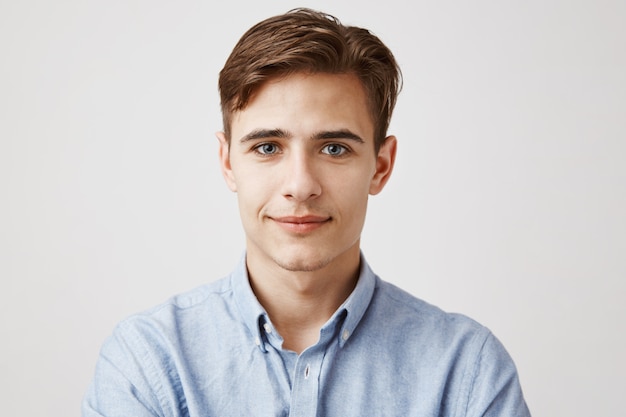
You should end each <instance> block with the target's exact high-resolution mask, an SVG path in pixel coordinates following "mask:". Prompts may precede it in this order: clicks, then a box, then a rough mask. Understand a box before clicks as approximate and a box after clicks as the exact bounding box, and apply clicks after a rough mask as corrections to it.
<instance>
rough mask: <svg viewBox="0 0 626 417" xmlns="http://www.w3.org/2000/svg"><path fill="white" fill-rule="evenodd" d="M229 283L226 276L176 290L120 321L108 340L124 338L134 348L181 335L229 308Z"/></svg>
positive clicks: (230, 290)
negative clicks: (190, 287)
mask: <svg viewBox="0 0 626 417" xmlns="http://www.w3.org/2000/svg"><path fill="white" fill-rule="evenodd" d="M231 299H232V286H231V280H230V276H228V277H225V278H222V279H219V280H217V281H214V282H212V283H209V284H205V285H202V286H199V287H197V288H194V289H191V290H189V291H186V292H182V293H179V294H176V295H174V296H172V297H170V298H169V299H167V300H166V301H164V302H162V303H160V304H157V305H155V306H153V307H151V308H149V309H146V310H144V311H140V312H137V313H134V314H132V315H130V316H127V317H126V318H125V319H123V320H122V321H120V322H119V323H118V324H117V326H116V327H115V329H114V330H113V334H112V335H111V337H110V338H109V342H111V341H117V342H120V341H124V343H127V344H129V345H132V344H139V343H141V345H142V346H135V348H140V347H142V348H146V347H147V346H150V345H151V347H156V346H158V345H159V344H161V343H163V342H164V341H166V340H173V339H180V338H181V337H182V338H185V337H186V336H187V335H192V334H194V333H196V332H197V331H198V330H199V329H200V328H202V327H206V326H207V324H209V323H211V321H212V320H211V319H213V320H215V318H216V317H218V316H221V315H224V314H225V312H227V311H228V310H229V309H230V307H229V306H230V305H231V304H232V303H231Z"/></svg>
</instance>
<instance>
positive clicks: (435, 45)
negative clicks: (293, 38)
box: [0, 0, 626, 417]
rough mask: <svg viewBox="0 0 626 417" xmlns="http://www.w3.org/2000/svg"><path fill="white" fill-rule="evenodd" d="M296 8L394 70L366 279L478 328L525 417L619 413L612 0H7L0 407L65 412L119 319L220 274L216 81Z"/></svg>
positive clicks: (624, 43)
mask: <svg viewBox="0 0 626 417" xmlns="http://www.w3.org/2000/svg"><path fill="white" fill-rule="evenodd" d="M409 4H411V5H409ZM300 5H304V6H309V7H313V8H317V9H322V10H325V11H327V12H330V13H333V14H335V15H336V16H338V17H339V18H340V19H342V21H344V22H345V23H347V24H356V25H362V26H366V27H368V28H370V29H372V30H373V31H374V32H375V33H376V34H378V35H379V36H380V37H381V38H382V39H383V41H385V42H386V43H387V44H388V45H389V46H390V47H391V48H392V50H394V51H395V54H396V56H397V59H398V60H399V62H400V64H401V65H402V67H403V69H404V75H405V88H404V90H403V92H402V95H401V97H400V100H399V103H398V108H397V112H396V114H395V119H394V122H393V125H392V129H391V133H394V134H396V135H397V136H398V137H399V141H400V142H399V157H398V161H397V167H396V172H395V173H394V177H392V179H391V182H390V183H389V185H388V188H387V189H386V190H385V191H384V192H383V193H382V194H381V195H379V196H376V197H374V198H373V199H372V200H371V206H370V207H371V209H370V214H369V220H368V224H367V225H366V229H365V231H364V235H363V246H364V250H365V253H366V255H367V256H368V260H369V261H370V263H371V265H372V267H373V268H374V269H375V271H377V272H378V273H379V275H381V276H382V277H383V278H385V279H387V280H388V281H392V282H394V283H396V284H398V285H400V286H402V287H404V288H406V289H407V290H409V291H410V292H412V293H414V294H415V295H417V296H419V297H420V298H423V299H426V300H427V301H430V302H432V303H434V304H437V305H439V306H441V307H442V308H444V309H446V310H450V311H459V312H463V313H465V314H467V315H469V316H472V317H474V318H475V319H477V320H479V321H480V322H482V323H483V324H485V325H486V326H488V327H490V328H491V329H492V330H493V331H494V332H495V334H496V335H497V336H498V337H499V338H500V339H501V340H502V341H503V343H504V344H505V346H506V347H507V348H508V349H509V351H510V353H511V355H512V356H513V358H514V360H515V361H516V363H517V365H518V368H519V373H520V377H521V380H522V384H523V387H524V390H525V394H526V397H527V401H528V403H529V406H530V408H531V411H532V412H533V414H534V416H568V417H576V416H581V417H582V416H623V415H624V414H623V413H624V410H623V399H622V398H623V395H624V393H625V392H626V376H625V375H626V359H625V356H626V331H625V330H626V326H625V324H624V321H625V319H626V307H625V304H626V303H625V302H624V296H625V295H626V284H625V281H626V214H625V213H626V163H625V160H626V112H625V110H626V75H625V74H626V3H625V2H623V1H619V0H615V1H608V0H605V1H603V0H586V1H584V0H583V1H578V2H572V1H566V0H562V1H558V0H543V1H539V0H532V1H524V2H522V1H519V2H513V1H496V0H484V1H472V2H467V1H417V2H403V1H399V0H387V1H364V0H358V1H356V0H352V1H344V2H334V1H331V0H326V1H323V0H320V1H303V2H301V3H295V2H293V1H291V2H287V1H271V2H257V1H251V0H249V1H243V2H242V1H239V2H238V1H232V2H210V1H178V2H174V1H171V2H168V1H156V0H152V1H147V0H135V1H130V0H127V1H119V0H110V1H100V2H97V1H79V0H76V1H62V0H59V1H54V2H49V1H36V0H28V1H9V0H2V1H1V2H0V286H1V287H0V335H1V336H0V337H1V343H0V402H1V404H2V414H3V415H6V416H42V415H47V416H54V417H56V416H58V417H61V416H63V417H65V416H72V415H74V416H77V415H79V405H80V401H81V398H82V395H83V392H84V391H85V389H86V388H87V385H88V383H89V380H90V378H91V375H92V373H93V368H94V365H95V361H96V357H97V353H98V349H99V347H100V344H101V343H102V341H103V340H104V338H105V337H106V336H107V335H108V334H109V333H110V332H111V330H112V329H113V327H114V325H115V324H116V323H117V322H118V321H119V320H121V319H122V318H124V317H125V316H127V315H129V314H131V313H134V312H137V311H139V310H142V309H144V308H148V307H151V306H153V305H155V304H157V303H160V302H161V301H163V300H165V299H166V298H167V297H169V296H170V295H172V294H174V293H177V292H181V291H185V290H187V289H190V288H192V287H195V286H197V285H200V284H202V283H205V282H208V281H213V280H215V279H217V278H219V277H221V276H223V275H224V274H226V273H228V272H229V271H230V269H231V268H232V267H233V266H234V264H235V262H236V261H237V259H238V258H239V256H240V254H241V251H242V250H243V236H242V231H241V228H240V226H239V218H238V214H237V208H236V201H235V196H234V195H233V194H231V193H230V192H229V191H227V188H226V186H225V185H224V183H223V181H222V179H221V176H220V174H219V170H218V165H217V154H216V151H217V142H216V140H215V139H214V136H213V132H214V131H216V130H219V129H220V128H221V119H220V115H219V109H218V97H217V88H216V82H217V73H218V71H219V69H220V68H221V66H222V64H223V62H224V60H225V59H226V56H227V55H228V53H229V52H230V49H231V48H232V46H234V44H235V42H236V41H237V39H238V38H239V36H240V35H241V34H242V33H243V32H244V31H245V30H246V29H247V28H248V27H249V26H251V25H252V24H253V23H256V22H257V21H258V20H261V19H263V18H265V17H268V16H270V15H274V14H278V13H282V12H284V11H286V10H288V9H290V8H293V7H296V6H300Z"/></svg>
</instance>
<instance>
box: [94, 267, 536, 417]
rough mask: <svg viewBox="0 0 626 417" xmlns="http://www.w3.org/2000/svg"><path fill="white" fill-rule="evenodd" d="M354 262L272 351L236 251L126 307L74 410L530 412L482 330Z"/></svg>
mask: <svg viewBox="0 0 626 417" xmlns="http://www.w3.org/2000/svg"><path fill="white" fill-rule="evenodd" d="M361 265H362V267H361V272H360V276H359V280H358V283H357V286H356V288H355V289H354V291H353V293H352V294H351V295H350V297H349V298H348V299H347V300H346V301H345V302H344V303H343V305H342V306H341V307H340V308H339V309H338V310H337V311H336V312H335V314H334V315H333V316H332V317H331V318H330V319H329V320H328V322H327V323H326V324H325V325H324V326H323V327H322V329H321V330H320V338H319V342H318V343H317V344H315V345H313V346H310V347H309V348H307V349H306V350H304V351H303V352H302V353H301V354H300V355H297V354H296V353H295V352H292V351H288V350H283V349H282V342H283V340H282V338H281V336H280V335H279V334H278V333H277V332H276V331H275V330H274V328H273V326H272V322H271V320H270V319H269V317H268V316H267V314H266V312H265V311H264V309H263V307H262V306H261V305H260V304H259V302H258V300H257V299H256V297H255V295H254V293H253V292H252V289H251V288H250V285H249V282H248V276H247V272H246V267H245V260H244V259H242V261H241V262H240V263H239V265H238V266H237V268H236V269H235V270H234V272H233V273H232V274H231V275H230V276H227V277H225V278H223V279H221V280H219V281H216V282H214V283H210V284H207V285H205V286H203V287H200V288H198V289H195V290H193V291H190V292H188V293H186V294H182V295H179V296H176V297H174V298H172V299H171V300H169V301H168V302H166V303H164V304H162V305H160V306H158V307H156V308H153V309H151V310H149V311H147V312H144V313H142V314H137V315H134V316H132V317H129V318H128V319H126V320H124V321H122V322H121V323H120V324H119V325H118V326H117V328H116V329H115V331H114V332H113V334H112V336H111V337H110V338H108V340H107V341H106V342H105V343H104V344H103V346H102V350H101V352H100V357H99V360H98V363H97V366H96V372H95V377H94V380H93V382H92V384H91V386H90V388H89V390H88V392H87V393H86V395H85V398H84V401H83V407H82V416H83V417H94V416H107V417H144V416H145V417H148V416H164V417H165V416H167V417H173V416H177V417H178V416H181V417H182V416H189V417H213V416H216V417H227V416H236V417H244V416H245V417H251V416H272V417H274V416H320V417H332V416H337V417H351V416H354V417H368V416H376V417H378V416H398V417H410V416H416V417H417V416H420V417H426V416H428V417H430V416H433V417H434V416H503V417H524V416H530V413H529V411H528V408H527V406H526V403H525V401H524V398H523V395H522V390H521V388H520V384H519V381H518V376H517V371H516V369H515V365H514V363H513V361H512V360H511V358H510V356H509V355H508V354H507V352H506V350H505V349H504V347H503V346H502V344H501V343H500V342H499V341H498V340H497V339H496V338H495V337H494V335H493V334H492V333H491V332H490V331H489V330H488V329H486V328H485V327H483V326H481V325H480V324H478V323H476V322H475V321H473V320H472V319H469V318H467V317H465V316H462V315H459V314H450V313H446V312H443V311H441V310H440V309H438V308H436V307H434V306H432V305H429V304H427V303H425V302H423V301H421V300H419V299H417V298H415V297H413V296H412V295H410V294H408V293H407V292H405V291H403V290H401V289H399V288H397V287H395V286H393V285H392V284H390V283H387V282H385V281H383V280H381V279H380V278H379V277H378V276H376V275H375V274H374V273H373V272H372V271H371V269H370V268H369V266H368V265H367V263H366V262H365V260H364V258H361Z"/></svg>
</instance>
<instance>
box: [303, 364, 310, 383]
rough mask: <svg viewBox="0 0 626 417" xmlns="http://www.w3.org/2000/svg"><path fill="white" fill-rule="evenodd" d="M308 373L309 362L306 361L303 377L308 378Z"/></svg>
mask: <svg viewBox="0 0 626 417" xmlns="http://www.w3.org/2000/svg"><path fill="white" fill-rule="evenodd" d="M310 373H311V364H309V363H307V364H306V368H304V379H309V374H310Z"/></svg>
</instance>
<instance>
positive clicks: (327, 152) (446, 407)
mask: <svg viewBox="0 0 626 417" xmlns="http://www.w3.org/2000/svg"><path fill="white" fill-rule="evenodd" d="M399 87H400V71H399V68H398V66H397V64H396V62H395V60H394V57H393V55H392V53H391V52H390V51H389V50H388V49H387V47H386V46H385V45H384V44H382V43H381V41H380V40H379V39H378V38H377V37H375V36H374V35H372V34H371V33H370V32H368V31H367V30H364V29H360V28H355V27H346V26H344V25H342V24H341V23H340V22H339V21H338V20H336V19H335V18H333V17H332V16H328V15H325V14H322V13H318V12H314V11H311V10H305V9H299V10H294V11H291V12H288V13H286V14H284V15H280V16H276V17H273V18H270V19H267V20H265V21H263V22H261V23H259V24H257V25H255V26H254V27H252V28H251V29H250V30H249V31H248V32H247V33H245V34H244V36H243V37H242V38H241V40H240V41H239V43H238V44H237V45H236V46H235V48H234V50H233V52H232V54H231V56H230V57H229V58H228V60H227V62H226V64H225V66H224V68H223V70H222V71H221V73H220V80H219V88H220V94H221V103H222V112H223V118H224V132H222V133H218V135H217V136H218V139H219V155H220V161H221V167H222V172H223V175H224V178H225V180H226V183H227V184H228V186H229V187H230V189H231V190H232V191H234V192H235V193H236V194H237V197H238V202H239V208H240V215H241V220H242V222H243V226H244V230H245V234H246V254H245V256H244V257H243V258H242V260H241V262H240V264H239V265H238V266H237V267H236V269H235V270H234V272H233V273H232V274H231V275H230V276H228V277H226V278H223V279H222V280H219V281H216V282H214V283H212V284H208V285H206V286H204V287H201V288H199V289H196V290H194V291H191V292H189V293H186V294H183V295H179V296H177V297H174V298H173V299H171V300H170V301H169V302H167V303H165V304H163V305H161V306H159V307H156V308H154V309H152V310H150V311H148V312H145V313H142V314H138V315H135V316H133V317H131V318H129V319H127V320H125V321H123V322H122V323H121V324H120V325H119V326H118V327H117V329H116V330H115V332H114V334H113V336H112V337H111V338H110V339H109V340H108V341H107V342H106V343H105V344H104V346H103V347H102V351H101V355H100V360H99V362H98V365H97V370H96V375H95V378H94V381H93V384H92V386H91V388H90V390H89V392H88V393H87V395H86V397H85V400H84V403H83V416H84V417H92V416H108V417H112V416H133V417H142V416H191V417H194V416H198V417H200V416H202V417H206V416H221V417H223V416H341V417H349V416H358V417H363V416H402V417H408V416H506V417H512V416H520V417H521V416H528V415H529V412H528V409H527V407H526V404H525V401H524V398H523V395H522V391H521V388H520V385H519V382H518V378H517V373H516V370H515V366H514V364H513V362H512V360H511V358H510V357H509V355H508V354H507V352H506V351H505V349H504V348H503V346H502V345H501V344H500V343H499V342H498V340H497V339H496V338H495V337H494V336H493V335H492V334H491V333H490V332H489V331H488V330H487V329H486V328H484V327H483V326H481V325H479V324H478V323H476V322H474V321H472V320H471V319H469V318H467V317H464V316H461V315H456V314H448V313H445V312H443V311H441V310H439V309H437V308H436V307H433V306H431V305H429V304H426V303H424V302H423V301H420V300H418V299H416V298H414V297H413V296H411V295H409V294H408V293H406V292H404V291H402V290H400V289H398V288H396V287H394V286H392V285H390V284H388V283H386V282H384V281H382V280H381V279H380V278H379V277H377V276H376V275H375V274H374V273H373V272H372V270H371V269H370V268H369V266H368V265H367V263H366V261H365V259H364V257H363V254H362V253H361V251H360V247H359V239H360V234H361V230H362V228H363V222H364V219H365V212H366V207H367V201H368V196H369V195H373V194H377V193H378V192H380V191H381V190H382V189H383V187H384V186H385V184H386V182H387V180H388V179H389V176H390V175H391V172H392V169H393V165H394V159H395V153H396V138H395V137H393V136H388V135H387V133H386V131H387V127H388V124H389V120H390V117H391V113H392V110H393V108H394V104H395V101H396V96H397V93H398V91H399Z"/></svg>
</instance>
